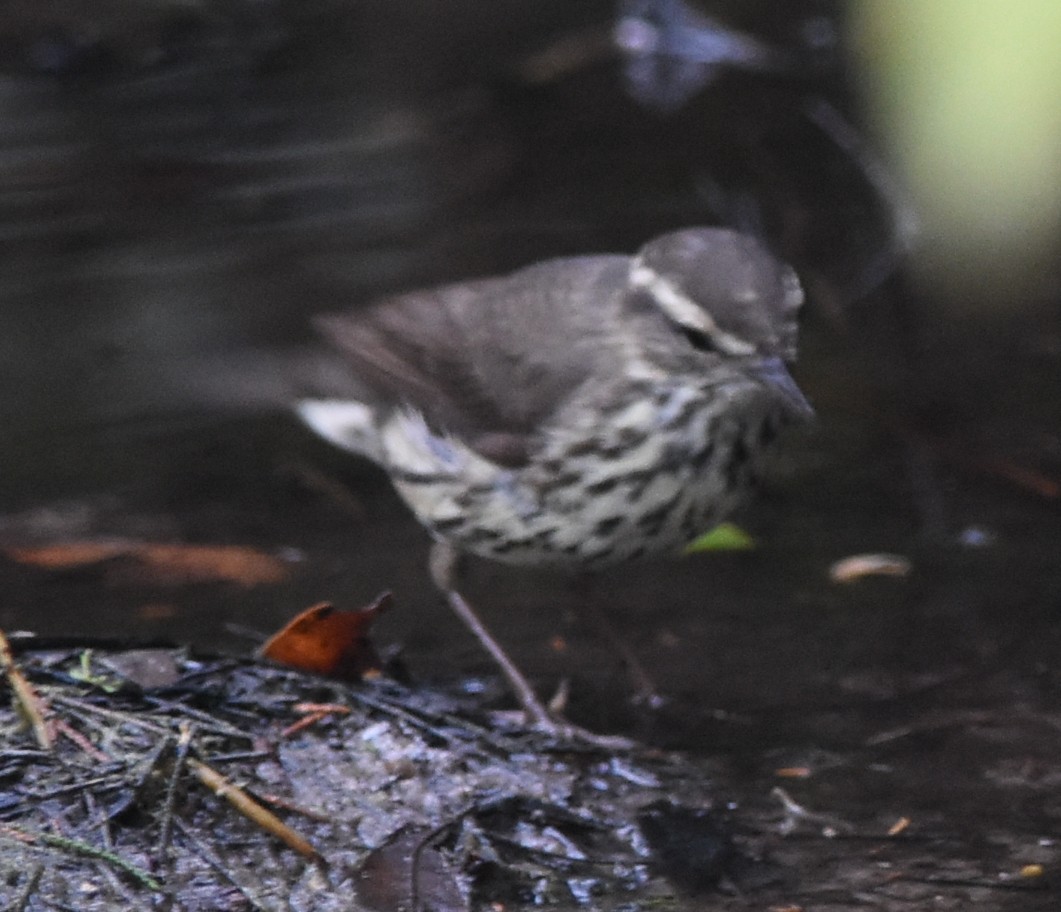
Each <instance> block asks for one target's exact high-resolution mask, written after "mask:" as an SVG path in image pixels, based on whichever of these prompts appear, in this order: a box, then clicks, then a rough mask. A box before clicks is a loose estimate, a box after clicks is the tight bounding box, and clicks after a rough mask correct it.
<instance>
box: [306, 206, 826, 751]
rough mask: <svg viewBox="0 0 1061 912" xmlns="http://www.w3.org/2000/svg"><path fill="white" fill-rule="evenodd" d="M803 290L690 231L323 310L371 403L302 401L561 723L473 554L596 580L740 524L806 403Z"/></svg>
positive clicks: (745, 237) (752, 240) (489, 643)
mask: <svg viewBox="0 0 1061 912" xmlns="http://www.w3.org/2000/svg"><path fill="white" fill-rule="evenodd" d="M803 298H804V295H803V291H802V288H801V285H800V282H799V279H798V277H797V275H796V273H795V271H794V270H793V269H792V268H791V267H790V266H788V265H787V264H785V263H784V262H782V261H781V260H780V259H779V258H778V257H777V256H775V255H774V254H773V253H772V252H771V251H770V250H769V248H768V247H767V246H766V244H765V243H764V242H762V241H761V240H759V239H758V238H756V237H754V236H752V235H750V234H747V233H743V232H740V231H736V230H732V229H729V228H724V227H699V226H698V227H691V228H683V229H679V230H675V231H671V232H668V233H665V234H662V235H660V236H658V237H655V238H652V239H650V240H648V241H647V242H646V243H644V244H643V246H642V247H641V248H640V249H639V250H638V251H636V253H634V254H632V255H627V254H588V255H582V256H569V257H563V258H556V259H549V260H545V261H543V262H539V263H534V264H531V265H528V266H525V267H523V268H521V269H518V270H516V271H514V272H511V273H510V274H507V275H503V276H495V277H489V278H478V279H473V280H469V281H462V282H455V283H451V284H446V285H442V286H440V287H436V288H428V289H424V290H419V291H412V292H408V293H404V294H397V295H391V296H385V297H382V298H380V299H377V300H375V301H372V302H370V303H369V304H367V305H363V306H359V307H355V308H354V309H351V310H347V311H344V312H340V313H333V314H323V315H320V316H318V317H317V318H316V321H315V322H316V326H317V328H318V329H319V331H320V332H321V333H322V334H323V336H324V337H325V339H326V340H327V342H328V343H329V345H330V346H331V347H332V348H333V350H335V351H336V352H337V353H338V355H339V358H340V359H341V361H342V363H343V364H344V366H345V368H346V369H347V370H349V372H350V374H351V375H352V377H353V378H354V380H355V381H356V382H357V384H358V388H359V389H363V390H364V395H360V394H358V395H357V396H356V397H343V398H324V399H305V400H302V401H301V402H299V404H298V406H297V408H298V412H299V415H300V416H301V418H302V420H303V421H304V422H305V423H306V424H307V425H308V426H309V427H310V428H311V429H312V430H314V431H315V432H316V433H317V434H319V435H320V436H322V437H323V438H325V439H326V440H328V441H330V442H331V443H333V444H335V445H337V446H339V447H341V448H342V449H344V450H347V451H350V452H353V453H356V454H359V455H360V456H363V457H367V458H368V459H370V460H371V461H373V462H375V463H377V464H378V465H379V466H381V467H382V468H383V469H384V470H385V471H386V473H387V474H388V475H389V477H390V480H391V482H392V483H393V485H394V487H395V489H396V490H397V492H398V494H399V495H400V496H401V497H402V499H403V500H404V501H405V503H406V504H407V505H408V507H409V508H410V510H411V511H412V512H413V514H415V516H416V518H417V519H418V520H419V522H420V523H421V524H422V525H423V526H424V527H425V528H426V529H427V531H428V532H429V534H430V536H431V538H432V539H433V542H434V544H433V546H432V551H431V559H430V565H431V571H432V576H433V578H434V581H435V583H436V585H437V586H438V587H439V588H440V589H441V590H442V592H443V593H444V594H445V596H446V598H447V601H448V602H449V604H450V606H451V607H452V608H453V609H454V610H455V611H456V612H457V614H458V615H459V616H460V617H461V618H462V619H463V620H464V622H465V623H466V624H467V625H468V626H469V627H470V628H471V629H472V631H473V633H475V634H476V636H478V637H479V639H480V641H481V642H482V643H483V645H484V647H485V648H486V649H487V650H488V651H489V652H490V653H491V654H492V655H493V657H494V659H495V660H496V661H497V662H498V663H499V665H500V666H501V669H502V671H503V672H504V674H505V676H506V678H508V681H509V683H510V685H511V686H512V688H513V690H514V691H515V693H516V696H517V697H518V698H519V700H520V702H521V703H522V704H523V707H524V709H525V711H526V713H527V716H528V718H529V720H530V721H532V722H533V723H534V724H535V725H536V726H537V727H541V728H545V729H548V730H556V729H555V724H556V721H555V717H554V716H553V715H552V714H550V713H549V711H548V710H547V709H546V708H545V707H544V705H543V704H542V703H541V701H540V700H539V699H538V697H537V695H536V694H535V692H534V690H533V688H532V687H531V686H530V685H529V683H528V682H527V681H526V679H525V678H524V677H523V675H522V674H521V673H520V672H519V670H518V669H517V668H516V667H515V665H514V664H513V663H512V662H511V661H510V660H509V659H508V658H507V656H506V655H505V653H504V650H503V649H502V648H501V647H500V645H499V644H498V643H497V641H496V640H494V639H493V637H492V635H491V634H490V633H489V631H488V630H487V629H486V628H485V626H484V625H483V624H482V622H481V621H480V620H479V618H478V615H477V614H476V613H475V611H474V609H473V608H472V606H471V605H469V604H468V602H467V600H466V599H465V598H464V597H463V595H462V594H461V593H460V591H459V585H458V577H459V566H460V562H461V559H462V557H463V556H464V555H476V556H478V557H481V558H486V559H488V560H492V561H496V562H499V563H502V564H514V565H531V566H536V567H554V568H557V569H561V570H566V571H572V572H576V573H592V572H595V571H600V570H602V569H605V568H607V567H609V566H612V565H616V564H620V563H625V562H628V561H636V560H640V559H643V558H649V557H652V556H656V555H664V554H667V553H674V552H678V551H680V550H681V548H682V547H683V546H684V545H686V544H688V543H689V542H690V541H692V540H694V539H695V538H696V537H697V536H699V535H700V534H702V533H703V532H705V531H707V530H708V529H710V528H712V527H713V526H715V525H716V524H717V523H719V522H720V521H722V520H724V519H726V518H727V517H728V516H730V514H732V512H733V511H734V510H735V509H737V508H738V507H739V506H740V505H741V504H742V503H744V502H745V501H746V500H747V499H748V498H749V496H750V494H751V492H752V491H753V489H754V487H755V483H756V479H757V477H758V475H759V473H760V470H761V467H762V464H763V459H764V456H765V454H766V453H767V452H768V450H769V449H770V448H771V445H772V443H773V441H774V439H775V437H776V436H777V434H778V432H779V431H780V430H781V429H782V428H783V427H784V426H785V425H788V424H791V423H794V422H797V421H802V420H806V419H808V418H810V417H811V416H812V415H813V410H812V408H811V406H810V404H809V403H808V401H807V399H806V398H805V397H804V396H803V394H802V392H801V391H800V389H799V387H798V386H797V385H796V383H795V381H794V380H793V378H792V376H791V374H790V373H789V371H788V365H789V364H790V363H791V362H793V361H794V360H795V357H796V342H797V316H798V312H799V309H800V307H801V305H802V303H803Z"/></svg>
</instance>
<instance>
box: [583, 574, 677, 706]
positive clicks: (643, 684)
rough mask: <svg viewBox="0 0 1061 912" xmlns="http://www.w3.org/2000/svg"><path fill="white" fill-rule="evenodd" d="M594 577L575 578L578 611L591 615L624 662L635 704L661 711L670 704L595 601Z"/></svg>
mask: <svg viewBox="0 0 1061 912" xmlns="http://www.w3.org/2000/svg"><path fill="white" fill-rule="evenodd" d="M593 582H594V577H592V576H590V575H588V574H582V575H580V576H578V577H576V578H575V580H574V583H573V588H574V590H575V592H576V594H577V595H578V596H579V603H580V604H579V610H580V611H583V612H585V613H586V614H588V615H589V619H590V621H591V622H592V623H593V625H594V626H595V627H596V628H597V631H598V633H600V635H601V636H602V637H604V639H605V641H606V642H607V643H608V645H609V646H610V647H611V649H612V650H613V651H614V652H615V653H616V655H618V656H619V658H620V659H622V661H623V664H624V665H625V666H626V671H627V674H629V675H630V680H631V683H632V684H633V685H634V702H635V703H637V704H638V705H640V706H647V707H648V708H649V709H659V708H660V707H661V706H663V704H664V703H666V702H667V698H666V697H664V696H663V695H661V694H660V692H659V689H658V688H657V687H656V681H655V679H654V678H653V677H652V675H651V674H649V672H648V669H647V668H645V666H644V664H643V663H642V662H641V660H640V659H639V658H638V657H637V654H636V653H635V652H634V650H633V649H631V648H630V644H629V643H628V642H627V641H626V639H625V637H623V636H622V635H621V634H620V633H619V631H617V630H616V629H615V625H614V624H613V623H612V622H611V619H610V618H609V617H608V615H607V614H606V613H605V611H604V609H602V608H601V606H600V602H599V601H598V600H597V598H595V594H594V592H593V588H594V587H593Z"/></svg>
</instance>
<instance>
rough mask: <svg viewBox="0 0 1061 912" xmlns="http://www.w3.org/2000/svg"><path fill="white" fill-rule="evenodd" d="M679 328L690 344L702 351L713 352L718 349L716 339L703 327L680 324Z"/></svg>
mask: <svg viewBox="0 0 1061 912" xmlns="http://www.w3.org/2000/svg"><path fill="white" fill-rule="evenodd" d="M678 329H680V330H681V333H682V335H683V336H685V338H686V339H687V340H688V342H689V344H690V345H691V346H692V347H693V348H695V349H696V350H697V351H702V352H713V351H718V349H717V348H716V347H715V341H714V339H712V338H711V337H710V336H709V335H708V334H707V333H706V332H704V331H703V330H702V329H694V328H693V327H692V326H679V327H678Z"/></svg>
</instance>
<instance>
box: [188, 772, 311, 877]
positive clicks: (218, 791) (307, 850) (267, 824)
mask: <svg viewBox="0 0 1061 912" xmlns="http://www.w3.org/2000/svg"><path fill="white" fill-rule="evenodd" d="M188 766H189V767H190V768H191V769H192V770H193V771H194V772H195V774H196V776H198V777H199V781H200V782H202V783H203V785H205V786H206V787H207V788H208V789H210V791H212V792H213V793H214V794H215V795H217V796H218V797H219V798H224V799H225V800H226V801H227V802H228V803H229V804H231V805H232V806H233V807H234V808H235V809H236V810H237V811H239V812H240V813H241V814H242V815H243V816H244V817H246V818H248V819H249V820H252V821H253V822H254V823H256V824H258V826H260V827H261V828H262V829H264V830H265V831H266V832H268V833H271V834H272V835H273V836H275V837H276V838H277V839H279V840H280V841H281V842H283V843H284V845H286V846H287V847H288V848H290V849H292V850H293V851H295V852H298V854H299V855H301V856H302V857H303V858H309V859H312V860H313V861H323V860H324V859H323V858H322V857H321V855H320V853H319V852H318V851H317V850H316V849H315V848H313V846H312V845H310V843H309V842H308V840H306V839H304V838H303V837H301V836H299V835H298V833H296V832H295V831H294V830H293V829H291V827H289V826H288V825H287V824H286V823H284V822H283V821H282V820H281V819H280V818H279V817H277V816H276V815H275V814H274V813H273V812H272V811H269V810H267V809H266V808H264V807H262V806H261V805H260V804H258V802H257V801H255V800H254V799H253V798H251V797H250V795H248V794H247V793H246V792H245V791H243V789H241V788H239V786H237V785H234V784H233V783H231V782H229V781H228V780H227V779H226V778H225V777H224V776H222V775H221V774H220V773H219V772H218V771H217V770H215V769H213V768H212V767H210V766H207V765H206V764H205V763H203V762H202V761H200V760H194V759H192V758H189V759H188Z"/></svg>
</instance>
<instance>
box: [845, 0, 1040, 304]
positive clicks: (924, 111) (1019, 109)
mask: <svg viewBox="0 0 1061 912" xmlns="http://www.w3.org/2000/svg"><path fill="white" fill-rule="evenodd" d="M851 23H852V41H853V52H854V55H855V56H854V59H855V64H856V70H857V71H859V78H860V79H862V80H863V82H864V89H865V92H866V98H867V100H868V105H869V108H870V110H871V112H872V116H873V117H874V118H875V120H876V125H877V128H878V130H879V134H880V136H881V137H882V139H883V142H884V144H885V146H886V147H888V149H889V152H890V156H891V158H892V161H893V162H894V164H895V166H896V167H897V168H898V169H899V171H900V174H901V176H902V178H903V180H904V181H905V182H906V184H907V186H908V187H909V188H910V191H911V193H912V195H913V200H914V205H915V207H916V209H917V211H918V213H919V216H920V218H921V234H920V237H919V239H918V243H917V244H916V245H915V251H914V266H915V269H917V270H918V271H919V273H920V275H921V277H922V278H923V279H924V280H925V281H926V282H927V284H928V285H929V287H930V288H931V291H932V293H933V294H940V295H942V296H943V297H944V299H947V298H949V299H950V300H951V301H960V302H962V303H969V304H978V305H981V306H984V305H990V306H997V307H1002V308H1007V309H1008V308H1012V307H1020V306H1021V305H1023V304H1028V303H1031V304H1034V303H1035V302H1036V301H1041V300H1042V299H1043V298H1044V297H1045V296H1046V295H1051V296H1052V297H1055V296H1056V288H1057V283H1058V271H1057V266H1056V263H1057V260H1058V254H1059V253H1061V245H1059V243H1058V240H1059V228H1061V53H1059V52H1058V48H1059V47H1061V3H1058V2H1057V0H1016V2H1013V0H979V2H976V3H969V2H965V0H857V2H856V3H855V4H854V5H853V6H852V10H851Z"/></svg>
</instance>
